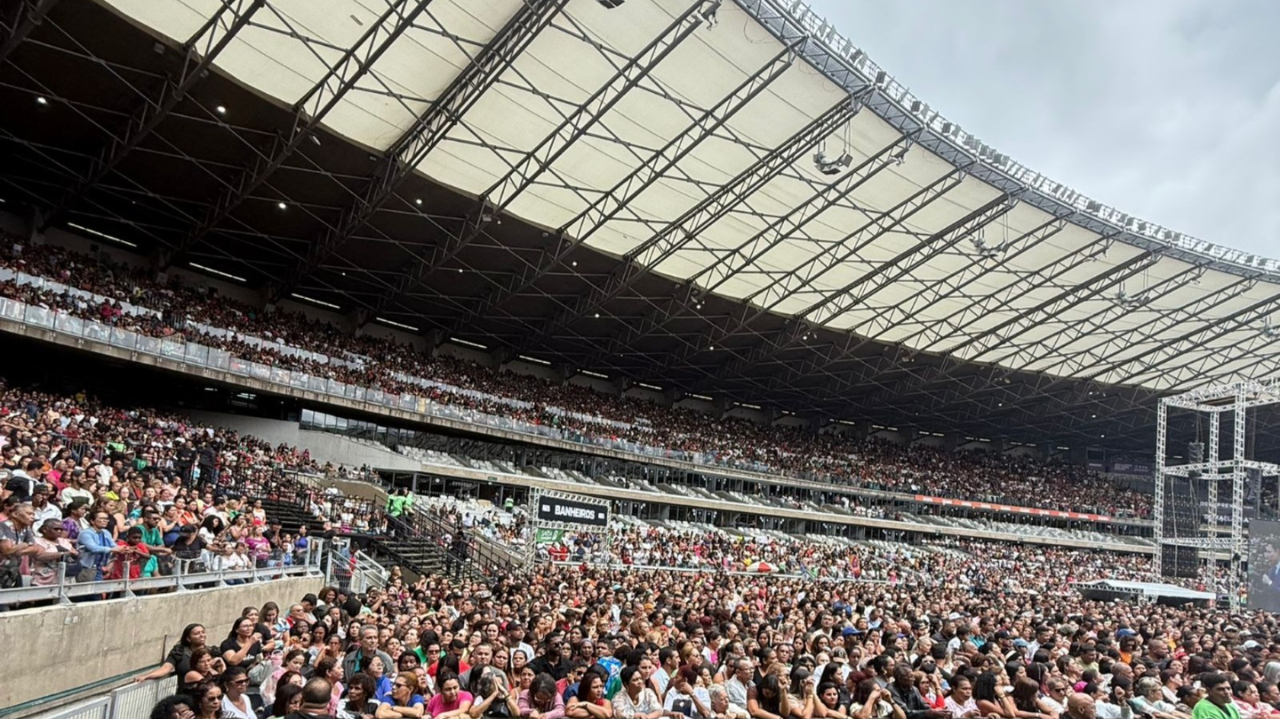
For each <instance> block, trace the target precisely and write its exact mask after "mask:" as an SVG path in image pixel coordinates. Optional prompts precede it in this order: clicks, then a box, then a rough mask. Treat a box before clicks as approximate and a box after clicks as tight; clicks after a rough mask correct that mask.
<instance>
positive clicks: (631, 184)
mask: <svg viewBox="0 0 1280 719" xmlns="http://www.w3.org/2000/svg"><path fill="white" fill-rule="evenodd" d="M794 59H795V51H794V49H793V48H786V49H784V50H783V51H782V52H781V53H779V54H778V55H777V56H775V57H774V58H773V60H771V61H770V62H769V63H768V64H766V65H765V66H763V67H761V68H760V69H759V70H758V71H756V72H755V73H754V74H752V75H751V76H750V77H748V78H747V79H746V80H745V81H743V82H742V83H741V84H740V85H739V86H738V87H737V88H735V89H734V90H733V92H731V93H729V95H727V96H725V97H724V98H723V99H722V100H720V102H718V103H716V104H715V105H714V106H713V107H711V108H710V109H708V110H706V111H705V112H703V114H702V115H701V116H699V117H697V118H695V119H694V122H693V124H691V125H690V126H688V127H687V128H685V130H684V131H683V132H681V133H680V134H678V135H676V136H675V137H673V138H672V139H671V140H670V141H669V142H668V143H667V144H666V145H665V146H664V147H662V148H660V149H658V150H657V151H655V152H654V153H653V154H652V155H650V156H649V157H648V158H645V159H644V161H643V162H641V163H640V164H639V165H638V166H637V167H636V168H635V169H633V170H632V171H631V172H630V173H628V174H627V175H626V176H625V177H623V178H622V179H620V180H619V181H618V182H617V183H616V184H615V185H614V186H613V187H612V188H610V189H609V190H608V191H607V192H605V193H604V194H602V195H600V196H599V197H598V198H597V199H596V200H595V201H594V202H592V203H591V205H590V206H588V207H587V208H586V209H585V210H583V211H582V212H580V213H578V215H577V216H576V217H574V218H573V219H572V220H570V221H569V222H568V223H566V224H565V226H564V227H562V228H560V230H559V231H558V232H557V233H556V236H555V239H554V241H553V244H552V247H551V248H544V249H543V252H542V254H541V256H540V257H539V260H538V262H537V265H536V266H531V267H529V268H528V270H527V271H525V272H522V273H520V274H519V275H517V276H516V277H515V278H513V281H512V284H511V285H510V286H509V287H508V288H507V289H506V290H504V291H501V292H498V293H497V294H494V295H491V296H490V298H488V299H486V301H485V302H483V303H481V304H479V305H477V307H476V308H475V310H474V311H473V312H472V313H471V316H469V317H467V318H465V319H464V320H463V321H464V322H466V321H470V320H472V319H474V317H476V316H479V315H481V314H486V313H488V312H489V311H490V310H491V309H492V308H493V307H495V306H501V305H504V304H505V303H506V302H508V301H510V300H511V299H512V298H513V297H515V296H517V295H519V294H521V293H523V292H524V291H525V290H527V289H529V287H531V286H532V285H533V284H534V283H536V282H537V281H538V280H539V279H540V278H542V277H544V276H545V275H546V274H547V273H548V272H551V271H553V270H555V269H556V268H558V267H560V266H562V265H563V263H564V261H565V259H566V258H567V257H568V255H569V253H570V252H572V251H573V249H574V248H576V247H578V246H579V245H581V244H582V243H584V242H586V241H587V240H588V239H590V237H591V236H592V235H594V234H595V232H596V231H597V230H599V229H600V228H601V227H603V226H604V225H605V224H606V223H607V222H609V221H610V220H612V219H613V218H614V217H616V216H617V214H618V213H619V212H620V211H622V209H623V208H625V207H626V206H627V205H628V204H629V203H630V202H632V201H633V200H635V198H636V197H638V196H639V195H640V193H642V192H644V191H645V190H646V189H648V188H649V187H650V186H651V185H653V183H655V182H657V181H658V180H659V179H661V178H662V177H664V176H665V175H666V173H667V172H669V171H670V170H671V169H672V168H673V167H675V166H676V164H677V163H679V162H680V161H681V160H682V159H684V158H685V157H686V156H687V155H688V154H689V153H690V152H692V151H693V149H694V148H696V147H697V146H698V145H699V144H700V143H701V142H702V141H703V140H705V139H706V138H707V137H708V136H709V135H710V134H711V133H712V132H714V131H715V130H716V129H717V128H719V127H721V126H723V125H724V123H726V122H728V121H729V119H730V118H732V117H733V116H734V115H735V114H737V113H738V111H739V110H741V109H742V108H744V107H746V106H747V105H748V104H750V102H751V101H752V100H753V99H754V98H755V97H756V96H758V95H759V94H760V93H762V92H763V91H764V90H765V88H767V87H768V86H769V85H770V84H771V83H772V82H773V81H774V80H776V79H778V78H779V77H781V76H782V74H783V73H785V72H786V71H787V69H788V68H790V67H791V64H792V61H793V60H794Z"/></svg>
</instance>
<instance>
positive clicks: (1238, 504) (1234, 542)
mask: <svg viewBox="0 0 1280 719" xmlns="http://www.w3.org/2000/svg"><path fill="white" fill-rule="evenodd" d="M1247 399H1248V397H1247V396H1246V393H1245V388H1244V385H1243V384H1240V385H1237V386H1236V397H1235V400H1236V401H1235V408H1234V409H1233V412H1234V413H1235V424H1234V425H1233V426H1232V428H1231V429H1232V433H1233V434H1234V435H1235V442H1234V443H1233V444H1234V445H1235V446H1234V449H1235V458H1234V459H1235V462H1234V464H1233V466H1232V468H1231V581H1230V582H1229V583H1228V587H1229V588H1230V589H1231V611H1233V612H1238V611H1240V587H1241V586H1243V584H1244V576H1243V574H1242V573H1241V570H1242V569H1243V563H1244V550H1245V546H1244V480H1245V476H1244V461H1245V457H1244V441H1245V434H1244V423H1245V412H1246V411H1247V409H1248V407H1247V405H1246V401H1247Z"/></svg>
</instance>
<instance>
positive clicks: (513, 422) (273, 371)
mask: <svg viewBox="0 0 1280 719" xmlns="http://www.w3.org/2000/svg"><path fill="white" fill-rule="evenodd" d="M2 270H3V268H0V279H2V278H3V272H2ZM26 277H31V276H26ZM34 279H35V280H41V281H43V282H45V283H46V284H49V282H48V281H45V280H42V278H34ZM54 284H56V283H54ZM0 320H9V321H13V322H19V323H22V324H25V325H28V326H31V327H37V328H40V329H44V330H52V331H54V332H59V333H62V334H65V335H69V336H72V337H76V338H82V339H85V340H89V341H92V342H97V343H101V344H106V345H110V346H112V347H116V348H120V349H125V350H130V351H134V352H139V353H142V354H147V355H153V356H156V357H161V358H163V359H166V360H169V361H173V362H180V363H183V364H186V365H190V366H192V367H202V368H208V369H214V370H219V371H224V372H228V373H230V374H233V375H240V376H244V377H248V378H252V379H254V380H257V381H260V382H265V383H270V384H275V385H277V386H280V387H282V388H285V389H287V390H293V391H297V390H304V391H310V392H318V393H322V394H327V395H331V396H333V397H336V398H341V399H345V400H349V401H354V402H365V403H368V404H371V405H375V406H376V407H383V408H387V409H391V410H398V411H402V412H409V413H414V414H419V415H422V416H424V417H435V418H440V419H444V420H450V421H455V422H463V423H467V424H473V425H477V426H480V427H488V428H493V429H497V430H502V431H507V432H514V433H517V434H523V435H526V436H529V437H536V438H542V439H551V440H559V441H563V442H568V443H572V444H577V445H583V446H589V447H596V448H601V449H607V450H613V451H618V452H625V453H629V454H633V455H638V456H639V457H643V458H650V459H664V460H670V461H676V462H685V463H689V464H693V465H697V466H700V467H707V468H719V469H724V470H732V471H734V472H735V473H736V474H738V475H740V476H741V477H742V478H747V479H758V480H766V481H777V480H778V479H786V480H798V481H799V482H808V483H809V484H801V485H799V486H811V487H813V488H816V489H827V490H829V489H846V490H865V489H875V488H876V487H878V485H875V484H874V483H858V484H854V482H853V478H852V477H850V476H848V475H843V476H842V475H836V474H832V473H829V472H825V471H810V472H802V473H796V474H791V475H788V474H786V473H784V472H783V471H781V470H778V469H775V468H773V467H771V466H769V465H767V464H764V463H761V462H755V461H751V460H745V459H741V458H734V457H722V456H719V455H717V454H715V453H704V452H687V451H680V450H672V449H666V448H662V447H653V446H649V445H646V444H643V443H638V442H629V441H626V440H619V439H614V438H612V437H608V436H603V435H595V434H590V433H587V432H583V431H578V430H575V429H562V428H558V427H553V426H550V425H548V424H537V423H532V422H524V421H522V420H517V419H512V418H510V417H503V416H499V415H492V414H488V413H485V412H480V411H477V410H470V409H465V408H462V407H459V406H457V405H452V404H447V403H440V402H436V401H434V400H432V399H431V398H430V397H423V396H418V395H415V394H411V393H407V392H406V393H399V394H397V393H394V392H388V391H385V390H383V389H380V388H368V387H360V386H356V385H351V384H346V383H343V382H338V381H337V380H333V379H328V378H325V377H321V376H316V375H312V374H309V373H306V372H302V371H300V370H289V369H284V368H282V367H279V366H276V365H267V364H262V363H259V362H252V361H249V360H245V359H241V358H239V357H235V356H232V354H231V353H230V352H227V351H225V350H219V349H214V348H211V347H207V346H205V345H201V344H198V343H195V342H187V341H185V340H183V339H179V338H173V337H169V338H158V337H149V336H146V335H140V334H138V333H136V332H132V331H130V330H126V329H122V328H120V327H114V326H111V325H107V324H103V323H101V322H98V321H96V320H91V319H84V318H81V317H78V316H75V315H71V314H67V313H64V312H59V311H57V310H52V309H48V308H44V307H34V306H31V305H27V304H25V303H23V302H18V301H17V300H11V299H0ZM222 332H223V333H224V334H226V331H225V330H223V331H222ZM242 339H243V337H242ZM253 339H257V338H253ZM257 341H258V342H259V343H260V344H261V343H262V342H263V341H262V340H260V339H259V340H257ZM273 346H274V345H273ZM397 378H398V379H400V380H401V381H402V382H404V383H406V384H417V385H419V386H422V387H423V388H424V389H426V390H427V391H433V392H444V393H447V394H456V395H459V396H470V395H472V394H475V393H474V391H472V390H465V389H463V388H457V387H453V386H451V385H446V384H443V383H440V382H435V381H432V380H424V379H421V378H413V377H407V376H400V375H397ZM486 396H487V395H486ZM753 475H755V476H753ZM884 491H887V492H889V493H898V492H900V491H901V490H899V489H897V488H892V487H890V488H886V489H885V490H884ZM904 496H908V497H909V496H910V495H904ZM1011 506H1016V502H1015V503H1012V504H1011ZM1054 512H1060V513H1069V510H1042V509H1037V508H1031V513H1032V514H1040V513H1047V514H1049V515H1053V514H1054ZM1095 519H1097V520H1101V521H1115V520H1116V519H1119V518H1117V517H1109V516H1098V517H1096V518H1095ZM1124 521H1142V520H1128V519H1125V520H1124Z"/></svg>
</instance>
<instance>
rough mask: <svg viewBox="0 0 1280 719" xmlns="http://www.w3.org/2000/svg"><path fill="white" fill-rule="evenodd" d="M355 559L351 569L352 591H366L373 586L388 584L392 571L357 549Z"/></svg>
mask: <svg viewBox="0 0 1280 719" xmlns="http://www.w3.org/2000/svg"><path fill="white" fill-rule="evenodd" d="M354 557H355V561H354V562H353V566H352V569H351V591H353V592H357V593H359V592H366V591H368V590H369V589H370V588H372V587H385V586H387V579H388V578H390V576H391V572H389V571H387V569H386V568H385V567H383V566H382V565H381V564H379V563H378V562H377V561H375V560H374V559H373V557H370V556H369V555H367V554H365V553H364V552H361V551H359V550H357V551H356V553H355V555H354Z"/></svg>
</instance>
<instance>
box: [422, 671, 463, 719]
mask: <svg viewBox="0 0 1280 719" xmlns="http://www.w3.org/2000/svg"><path fill="white" fill-rule="evenodd" d="M471 700H472V696H471V692H464V691H462V684H461V683H460V682H459V681H458V675H457V674H454V673H453V672H447V673H444V674H442V675H441V676H440V693H439V694H436V695H435V696H433V697H431V699H430V700H428V701H427V714H429V715H431V719H466V717H467V716H468V712H469V711H470V710H471Z"/></svg>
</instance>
